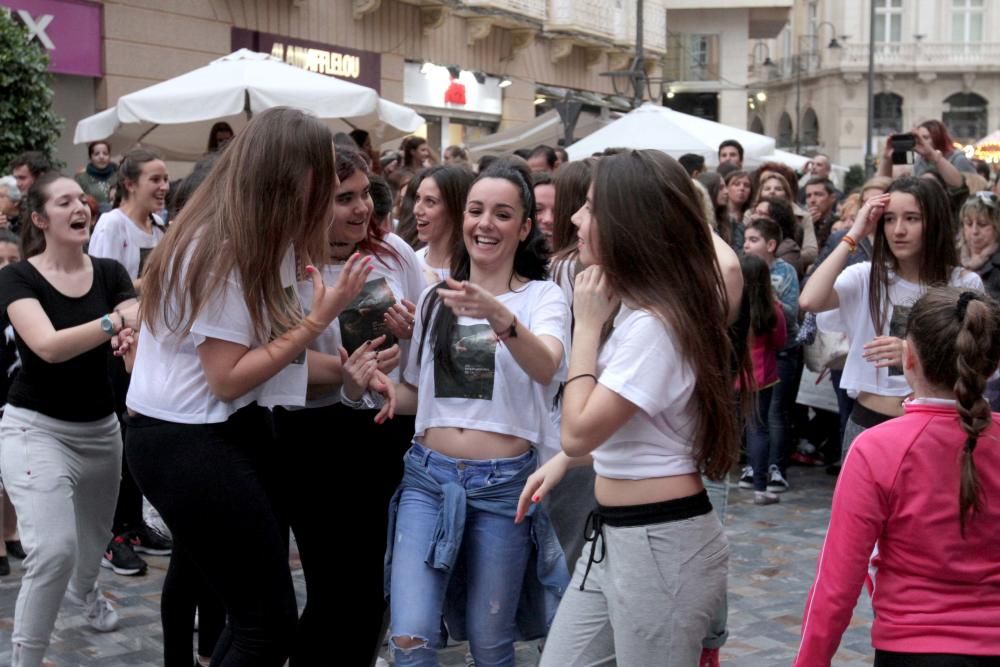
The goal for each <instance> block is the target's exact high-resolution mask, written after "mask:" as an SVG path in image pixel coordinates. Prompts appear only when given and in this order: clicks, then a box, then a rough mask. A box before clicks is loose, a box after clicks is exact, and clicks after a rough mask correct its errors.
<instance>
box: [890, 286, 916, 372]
mask: <svg viewBox="0 0 1000 667" xmlns="http://www.w3.org/2000/svg"><path fill="white" fill-rule="evenodd" d="M911 310H913V306H897V305H895V304H894V305H893V306H892V317H891V318H889V335H890V336H893V337H895V338H900V339H905V338H906V323H907V322H908V321H909V319H910V311H911ZM902 374H903V367H902V366H889V375H902Z"/></svg>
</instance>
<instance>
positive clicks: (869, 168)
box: [865, 0, 875, 178]
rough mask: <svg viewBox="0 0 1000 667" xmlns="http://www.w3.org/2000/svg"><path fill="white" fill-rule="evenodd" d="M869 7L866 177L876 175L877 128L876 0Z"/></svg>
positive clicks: (872, 0)
mask: <svg viewBox="0 0 1000 667" xmlns="http://www.w3.org/2000/svg"><path fill="white" fill-rule="evenodd" d="M869 4H870V6H869V8H868V132H867V136H865V177H866V178H871V177H872V176H874V175H875V156H874V154H872V132H873V131H874V129H875V0H869Z"/></svg>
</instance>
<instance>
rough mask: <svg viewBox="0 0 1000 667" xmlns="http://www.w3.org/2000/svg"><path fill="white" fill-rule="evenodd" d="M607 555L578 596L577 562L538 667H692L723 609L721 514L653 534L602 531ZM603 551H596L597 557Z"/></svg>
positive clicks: (725, 561)
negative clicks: (612, 659) (612, 658)
mask: <svg viewBox="0 0 1000 667" xmlns="http://www.w3.org/2000/svg"><path fill="white" fill-rule="evenodd" d="M604 539H605V544H606V554H605V557H604V560H603V561H601V562H599V563H594V564H593V565H592V567H591V570H590V573H589V575H587V581H586V587H585V590H583V591H581V590H580V582H581V581H583V576H584V571H585V570H586V568H587V561H588V555H589V551H590V546H589V545H588V546H587V547H586V548H585V549H584V552H583V555H582V556H581V557H580V560H579V561H578V562H577V565H576V570H575V571H574V573H573V580H572V582H571V583H570V586H569V588H568V589H567V591H566V594H565V595H564V596H563V599H562V603H561V604H560V605H559V611H558V612H556V618H555V622H554V623H553V625H552V629H551V631H550V632H549V636H548V639H547V640H546V642H545V651H544V653H543V654H542V660H541V663H540V667H564V666H565V665H574V667H590V666H593V665H607V664H612V663H610V662H608V660H609V657H608V656H612V655H614V656H615V658H616V659H617V662H618V664H619V665H663V666H665V667H691V665H697V664H698V660H699V657H700V656H701V649H702V640H703V639H704V638H705V637H707V636H709V634H710V629H711V625H712V617H713V616H714V615H715V614H716V613H717V610H718V608H719V606H720V605H721V604H722V603H723V599H724V596H725V593H726V575H727V572H728V569H729V543H728V542H727V541H726V537H725V535H724V534H723V532H722V525H721V524H720V523H719V519H718V517H717V516H716V515H715V512H710V513H708V514H705V515H702V516H698V517H694V518H692V519H685V520H683V521H671V522H668V523H659V524H653V525H648V526H636V527H626V528H615V527H611V526H605V527H604ZM600 552H601V548H600V546H598V549H597V556H598V557H600Z"/></svg>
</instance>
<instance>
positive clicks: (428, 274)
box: [417, 246, 451, 285]
mask: <svg viewBox="0 0 1000 667" xmlns="http://www.w3.org/2000/svg"><path fill="white" fill-rule="evenodd" d="M429 249H430V248H429V246H424V247H423V248H421V249H420V250H417V259H418V260H419V261H420V267H421V269H422V270H423V275H424V284H426V285H436V284H438V283H439V282H441V281H442V280H446V279H447V278H448V277H449V276H450V275H451V269H450V268H444V269H439V268H438V267H436V266H431V265H430V264H428V263H427V251H428V250H429Z"/></svg>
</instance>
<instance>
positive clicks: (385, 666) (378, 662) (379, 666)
mask: <svg viewBox="0 0 1000 667" xmlns="http://www.w3.org/2000/svg"><path fill="white" fill-rule="evenodd" d="M375 667H389V663H388V662H386V661H385V658H383V657H378V658H375Z"/></svg>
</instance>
